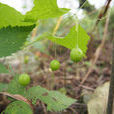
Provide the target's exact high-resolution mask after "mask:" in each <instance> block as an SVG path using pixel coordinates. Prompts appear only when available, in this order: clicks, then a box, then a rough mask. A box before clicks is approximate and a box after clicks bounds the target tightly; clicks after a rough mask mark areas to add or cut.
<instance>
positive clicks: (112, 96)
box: [107, 38, 114, 114]
mask: <svg viewBox="0 0 114 114" xmlns="http://www.w3.org/2000/svg"><path fill="white" fill-rule="evenodd" d="M113 106H114V38H113V51H112V74H111V78H110V88H109V96H108V104H107V114H113Z"/></svg>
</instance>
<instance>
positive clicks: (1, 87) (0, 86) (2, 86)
mask: <svg viewBox="0 0 114 114" xmlns="http://www.w3.org/2000/svg"><path fill="white" fill-rule="evenodd" d="M7 88H8V84H5V83H0V92H3V91H6V90H7Z"/></svg>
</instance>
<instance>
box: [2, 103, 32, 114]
mask: <svg viewBox="0 0 114 114" xmlns="http://www.w3.org/2000/svg"><path fill="white" fill-rule="evenodd" d="M2 114H33V111H32V109H31V107H30V106H29V105H28V104H27V103H25V102H23V101H15V102H12V103H10V104H9V105H8V107H7V108H6V109H5V111H3V112H2Z"/></svg>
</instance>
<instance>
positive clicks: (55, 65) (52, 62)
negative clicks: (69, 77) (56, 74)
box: [50, 60, 60, 71]
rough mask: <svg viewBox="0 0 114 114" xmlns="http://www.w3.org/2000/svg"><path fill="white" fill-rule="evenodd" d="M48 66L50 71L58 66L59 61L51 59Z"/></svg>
mask: <svg viewBox="0 0 114 114" xmlns="http://www.w3.org/2000/svg"><path fill="white" fill-rule="evenodd" d="M50 68H51V70H52V71H56V70H58V69H59V68H60V63H59V61H57V60H52V61H51V63H50Z"/></svg>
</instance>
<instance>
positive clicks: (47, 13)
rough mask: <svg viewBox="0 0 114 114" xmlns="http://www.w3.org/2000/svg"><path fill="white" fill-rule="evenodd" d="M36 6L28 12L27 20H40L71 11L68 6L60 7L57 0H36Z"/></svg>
mask: <svg viewBox="0 0 114 114" xmlns="http://www.w3.org/2000/svg"><path fill="white" fill-rule="evenodd" d="M34 5H35V6H34V7H33V9H32V10H31V11H29V12H27V14H26V17H25V20H36V21H37V20H38V19H47V18H54V17H59V16H61V15H63V14H65V13H67V12H68V11H69V9H66V8H58V6H57V0H34Z"/></svg>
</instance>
